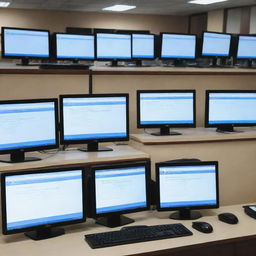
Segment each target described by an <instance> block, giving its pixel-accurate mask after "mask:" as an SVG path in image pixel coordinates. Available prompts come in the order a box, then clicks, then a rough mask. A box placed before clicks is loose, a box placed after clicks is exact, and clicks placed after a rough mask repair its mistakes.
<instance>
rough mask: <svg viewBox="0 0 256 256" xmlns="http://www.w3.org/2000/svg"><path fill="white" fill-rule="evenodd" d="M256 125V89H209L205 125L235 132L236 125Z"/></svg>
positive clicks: (222, 130)
mask: <svg viewBox="0 0 256 256" xmlns="http://www.w3.org/2000/svg"><path fill="white" fill-rule="evenodd" d="M255 125H256V91H255V90H207V91H206V109H205V127H217V131H218V132H233V131H234V126H255Z"/></svg>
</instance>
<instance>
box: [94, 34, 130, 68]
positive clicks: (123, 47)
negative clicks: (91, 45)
mask: <svg viewBox="0 0 256 256" xmlns="http://www.w3.org/2000/svg"><path fill="white" fill-rule="evenodd" d="M95 37H96V39H95V41H96V58H97V60H106V61H108V60H109V61H112V66H116V65H117V62H118V61H119V60H122V61H124V60H131V59H132V39H131V38H132V36H131V34H115V33H96V34H95Z"/></svg>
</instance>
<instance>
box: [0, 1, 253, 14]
mask: <svg viewBox="0 0 256 256" xmlns="http://www.w3.org/2000/svg"><path fill="white" fill-rule="evenodd" d="M2 1H8V0H2ZM10 1H11V5H10V6H9V8H20V9H40V10H62V11H85V12H102V11H101V9H102V8H104V7H108V6H111V5H114V4H128V5H136V6H137V8H136V9H133V10H130V11H127V12H125V13H136V14H160V15H189V14H195V13H200V12H206V11H210V10H215V9H221V8H231V7H239V6H246V5H256V0H229V1H226V2H222V3H216V4H211V5H197V4H188V3H187V2H188V0H10Z"/></svg>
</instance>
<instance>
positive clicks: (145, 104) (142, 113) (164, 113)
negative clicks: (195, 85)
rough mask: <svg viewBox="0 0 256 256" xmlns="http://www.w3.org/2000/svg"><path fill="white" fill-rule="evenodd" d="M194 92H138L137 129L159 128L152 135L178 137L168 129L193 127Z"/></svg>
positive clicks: (194, 117)
mask: <svg viewBox="0 0 256 256" xmlns="http://www.w3.org/2000/svg"><path fill="white" fill-rule="evenodd" d="M195 95H196V92H195V90H138V91H137V127H138V128H160V133H159V132H156V133H152V135H158V136H160V135H179V134H180V133H177V132H170V130H169V128H170V127H195V124H196V116H195V112H196V103H195V101H196V97H195Z"/></svg>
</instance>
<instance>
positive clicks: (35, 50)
mask: <svg viewBox="0 0 256 256" xmlns="http://www.w3.org/2000/svg"><path fill="white" fill-rule="evenodd" d="M49 40H50V39H49V31H48V30H39V29H24V28H11V27H2V57H3V58H21V60H22V64H23V65H28V63H29V59H32V58H39V59H43V58H49V57H50V46H49V45H50V42H49Z"/></svg>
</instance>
